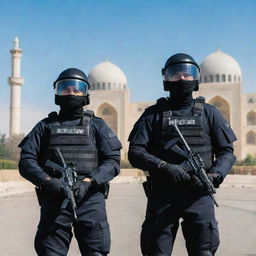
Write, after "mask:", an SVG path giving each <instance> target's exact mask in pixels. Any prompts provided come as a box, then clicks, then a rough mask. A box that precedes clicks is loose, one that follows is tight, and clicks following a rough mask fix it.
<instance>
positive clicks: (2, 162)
mask: <svg viewBox="0 0 256 256" xmlns="http://www.w3.org/2000/svg"><path fill="white" fill-rule="evenodd" d="M17 168H18V166H17V163H16V162H15V161H13V160H6V159H0V169H17Z"/></svg>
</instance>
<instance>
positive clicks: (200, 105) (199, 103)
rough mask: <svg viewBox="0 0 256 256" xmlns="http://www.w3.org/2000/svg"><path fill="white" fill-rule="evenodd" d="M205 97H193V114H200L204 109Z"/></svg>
mask: <svg viewBox="0 0 256 256" xmlns="http://www.w3.org/2000/svg"><path fill="white" fill-rule="evenodd" d="M204 103H205V97H202V96H199V97H197V98H196V99H195V104H194V107H193V114H194V116H202V114H203V110H204Z"/></svg>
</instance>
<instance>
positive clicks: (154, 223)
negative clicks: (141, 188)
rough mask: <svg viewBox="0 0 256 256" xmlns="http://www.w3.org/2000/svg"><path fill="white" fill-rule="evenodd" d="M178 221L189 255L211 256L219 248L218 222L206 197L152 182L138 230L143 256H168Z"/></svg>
mask: <svg viewBox="0 0 256 256" xmlns="http://www.w3.org/2000/svg"><path fill="white" fill-rule="evenodd" d="M180 219H182V220H183V221H182V223H181V226H182V232H183V236H184V238H185V241H186V248H187V251H188V255H189V256H201V255H202V256H204V255H205V256H208V255H209V256H211V255H214V254H215V252H216V250H217V248H218V246H219V232H218V223H217V221H216V219H215V212H214V203H213V201H212V199H211V197H210V196H209V195H205V194H203V193H199V192H195V191H191V189H189V188H186V187H184V188H179V189H177V188H176V189H174V188H172V187H171V185H170V184H159V183H154V184H153V186H152V191H151V194H150V195H149V197H148V205H147V212H146V219H145V221H144V223H143V225H142V231H141V251H142V254H143V255H145V256H146V255H147V256H170V255H171V254H172V250H173V244H174V240H175V237H176V233H177V230H178V227H179V220H180Z"/></svg>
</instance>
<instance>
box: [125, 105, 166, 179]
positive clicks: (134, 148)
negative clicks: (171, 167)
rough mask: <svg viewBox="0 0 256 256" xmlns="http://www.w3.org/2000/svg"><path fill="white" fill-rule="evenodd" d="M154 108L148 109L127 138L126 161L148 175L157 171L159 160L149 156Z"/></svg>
mask: <svg viewBox="0 0 256 256" xmlns="http://www.w3.org/2000/svg"><path fill="white" fill-rule="evenodd" d="M155 117H156V115H155V111H154V107H151V108H148V109H146V110H145V112H144V113H143V114H142V116H141V117H140V118H139V120H138V121H137V122H136V123H135V125H134V127H133V130H132V131H131V133H130V136H129V139H128V140H129V142H130V145H129V151H128V159H129V161H130V163H131V165H132V166H133V167H135V168H139V169H141V170H144V171H148V172H150V173H152V174H153V173H154V172H155V171H156V170H157V167H158V165H159V163H160V162H161V161H162V160H161V159H159V158H157V157H155V156H154V155H152V154H150V150H149V147H150V142H151V139H152V137H153V136H152V134H153V133H154V128H153V123H154V122H153V120H154V119H155Z"/></svg>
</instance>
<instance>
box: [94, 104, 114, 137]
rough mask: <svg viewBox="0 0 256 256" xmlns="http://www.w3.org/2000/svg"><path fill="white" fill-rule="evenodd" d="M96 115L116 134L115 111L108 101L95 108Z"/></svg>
mask: <svg viewBox="0 0 256 256" xmlns="http://www.w3.org/2000/svg"><path fill="white" fill-rule="evenodd" d="M97 116H98V117H100V118H102V119H103V120H104V121H105V122H106V123H107V125H108V126H109V127H110V128H111V130H112V131H113V132H114V133H115V134H117V128H118V127H117V111H116V110H115V108H114V107H113V106H111V105H110V104H108V103H103V104H102V105H100V107H99V108H98V109H97Z"/></svg>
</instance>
